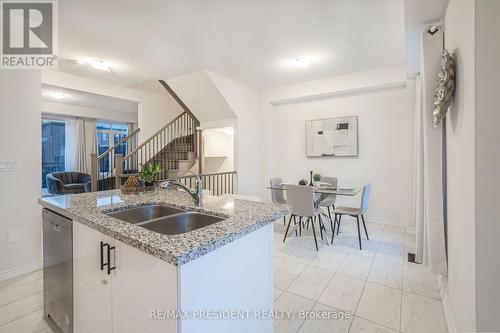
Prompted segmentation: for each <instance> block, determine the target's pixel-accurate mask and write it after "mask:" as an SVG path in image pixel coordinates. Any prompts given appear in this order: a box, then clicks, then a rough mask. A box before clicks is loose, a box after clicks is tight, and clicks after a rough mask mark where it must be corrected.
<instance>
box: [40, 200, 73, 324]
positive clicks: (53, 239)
mask: <svg viewBox="0 0 500 333" xmlns="http://www.w3.org/2000/svg"><path fill="white" fill-rule="evenodd" d="M43 312H44V315H45V318H46V319H47V320H50V319H52V320H53V321H54V322H55V324H56V325H57V326H59V328H60V329H61V330H62V331H63V332H64V333H71V332H73V221H71V220H70V219H68V218H66V217H64V216H61V215H59V214H57V213H54V212H52V211H50V210H48V209H44V210H43Z"/></svg>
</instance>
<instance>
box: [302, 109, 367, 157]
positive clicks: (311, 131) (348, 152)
mask: <svg viewBox="0 0 500 333" xmlns="http://www.w3.org/2000/svg"><path fill="white" fill-rule="evenodd" d="M306 146H307V151H306V156H307V157H358V156H359V150H358V117H356V116H351V117H341V118H327V119H314V120H306Z"/></svg>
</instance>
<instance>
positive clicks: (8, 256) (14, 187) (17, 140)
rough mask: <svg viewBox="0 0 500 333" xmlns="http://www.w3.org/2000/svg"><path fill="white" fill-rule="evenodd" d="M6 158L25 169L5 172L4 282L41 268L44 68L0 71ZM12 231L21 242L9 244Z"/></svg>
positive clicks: (1, 199)
mask: <svg viewBox="0 0 500 333" xmlns="http://www.w3.org/2000/svg"><path fill="white" fill-rule="evenodd" d="M0 105H1V111H0V145H1V146H0V147H1V148H0V159H11V158H14V159H19V161H20V171H13V172H0V184H2V185H1V186H0V211H1V213H0V214H1V215H0V280H2V279H5V278H8V277H11V276H13V275H14V274H17V273H22V272H23V271H24V272H27V271H29V270H31V269H36V268H39V267H41V266H40V265H41V262H40V257H41V251H40V248H41V235H40V231H41V208H40V206H39V205H38V202H37V200H38V198H39V197H40V188H41V177H40V175H41V157H40V138H41V121H40V72H39V71H31V70H1V71H0ZM9 230H19V232H20V235H21V241H20V242H17V243H10V244H9V243H8V242H7V237H8V232H9Z"/></svg>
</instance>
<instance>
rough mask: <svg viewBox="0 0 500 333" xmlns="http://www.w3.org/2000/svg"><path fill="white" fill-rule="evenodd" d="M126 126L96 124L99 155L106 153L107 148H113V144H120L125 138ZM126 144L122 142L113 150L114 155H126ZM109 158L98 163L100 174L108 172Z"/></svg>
mask: <svg viewBox="0 0 500 333" xmlns="http://www.w3.org/2000/svg"><path fill="white" fill-rule="evenodd" d="M127 131H128V125H127V124H114V123H104V122H99V123H97V146H98V149H99V152H98V153H99V155H101V154H102V153H104V152H105V151H107V150H108V149H109V148H111V147H113V146H114V145H115V144H117V143H118V142H120V140H122V139H124V138H125V137H126V136H127ZM126 152H127V143H126V142H124V143H122V144H121V145H119V146H118V147H116V148H115V154H121V155H123V156H125V155H126ZM110 158H111V155H109V157H108V158H103V159H101V161H100V162H99V163H100V165H99V169H100V171H101V172H110V171H111V170H110V167H109V165H110Z"/></svg>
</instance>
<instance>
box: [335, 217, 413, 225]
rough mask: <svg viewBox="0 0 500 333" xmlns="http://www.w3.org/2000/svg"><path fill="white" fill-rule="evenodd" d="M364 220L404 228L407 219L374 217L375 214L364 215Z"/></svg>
mask: <svg viewBox="0 0 500 333" xmlns="http://www.w3.org/2000/svg"><path fill="white" fill-rule="evenodd" d="M346 217H347V216H346ZM342 218H344V217H342ZM353 219H354V218H353ZM365 221H366V222H372V223H378V224H385V225H393V226H398V227H404V228H406V227H407V226H408V221H406V220H402V219H396V218H390V217H376V216H370V215H366V216H365Z"/></svg>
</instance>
